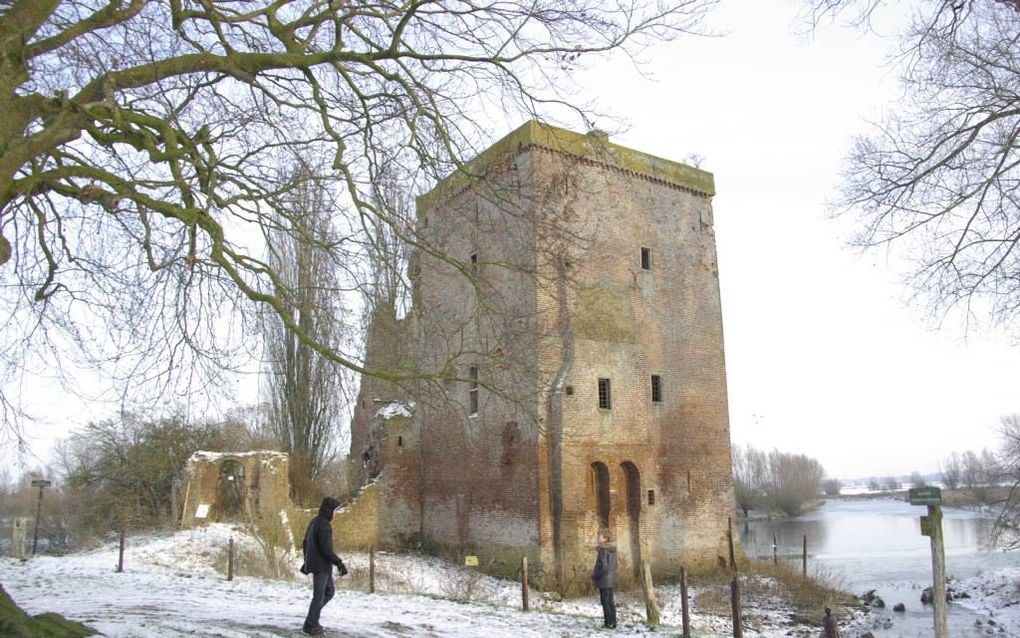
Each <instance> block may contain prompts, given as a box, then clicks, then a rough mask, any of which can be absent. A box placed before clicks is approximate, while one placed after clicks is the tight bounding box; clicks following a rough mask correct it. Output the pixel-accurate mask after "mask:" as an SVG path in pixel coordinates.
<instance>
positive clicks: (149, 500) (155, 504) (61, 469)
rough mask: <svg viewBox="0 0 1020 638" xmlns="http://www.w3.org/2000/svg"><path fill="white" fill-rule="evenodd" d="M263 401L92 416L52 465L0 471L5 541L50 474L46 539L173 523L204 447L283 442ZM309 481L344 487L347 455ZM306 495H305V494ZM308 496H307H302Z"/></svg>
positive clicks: (56, 542)
mask: <svg viewBox="0 0 1020 638" xmlns="http://www.w3.org/2000/svg"><path fill="white" fill-rule="evenodd" d="M264 411H265V409H262V408H260V409H255V408H249V409H243V410H235V411H234V412H232V413H230V414H229V415H227V416H226V417H224V418H221V419H218V420H202V421H190V420H188V419H187V418H185V417H184V416H183V415H182V414H170V415H166V416H145V415H141V414H131V413H127V414H122V415H120V416H118V417H116V418H109V419H104V420H101V421H96V422H92V423H89V424H88V425H87V426H85V427H84V428H82V429H81V430H78V431H76V432H74V433H73V434H72V435H71V436H70V437H68V438H67V439H65V440H63V441H61V442H60V443H58V445H57V447H56V457H57V459H56V461H55V463H54V464H53V466H52V467H48V468H35V469H33V470H30V471H26V472H24V473H23V474H22V475H21V476H18V477H14V476H11V474H10V473H9V470H5V471H4V473H3V474H0V496H2V498H0V538H2V540H0V547H3V546H5V544H6V543H9V542H10V538H11V533H10V530H11V526H12V525H13V521H14V518H15V517H19V516H23V517H29V518H32V519H33V521H34V518H35V506H36V500H37V498H38V491H37V490H35V489H33V488H31V487H30V482H31V480H32V479H34V478H47V479H50V480H51V481H52V485H51V486H50V487H48V488H46V493H45V496H44V501H43V510H42V513H41V516H40V531H39V533H40V538H41V540H40V546H41V547H43V548H45V551H46V552H47V553H59V552H61V551H67V550H70V549H72V548H74V547H77V546H80V545H82V544H88V543H89V542H91V540H92V539H95V538H98V537H102V536H103V535H104V534H107V533H111V532H115V531H118V530H121V529H127V530H131V529H151V528H159V527H165V526H168V525H172V524H173V523H174V522H175V521H176V520H177V519H178V517H179V516H180V512H179V511H175V510H174V504H175V503H176V504H178V507H179V506H180V503H181V501H182V498H181V490H183V488H184V486H183V485H182V479H183V470H184V468H185V466H186V464H187V461H188V459H189V458H190V457H191V455H192V454H194V453H195V452H196V451H199V450H207V451H212V452H242V451H248V450H253V449H280V448H281V446H280V443H279V441H278V439H277V435H276V433H275V432H274V430H273V427H272V425H271V423H270V421H271V420H269V419H267V418H266V416H265V415H264V414H263V412H264ZM317 478H318V483H317V484H315V485H313V486H311V487H308V488H307V489H308V492H309V493H311V492H314V494H310V495H309V498H313V497H314V499H315V500H317V499H318V498H319V497H321V495H322V494H323V493H325V492H326V491H328V492H329V493H331V494H341V493H343V492H344V491H345V486H346V485H347V484H348V482H349V481H347V470H346V466H345V464H344V463H342V462H340V461H331V462H330V463H328V464H326V465H325V466H324V468H323V469H322V470H321V471H320V472H319V474H318V477H317ZM299 503H300V501H299ZM301 504H307V503H301Z"/></svg>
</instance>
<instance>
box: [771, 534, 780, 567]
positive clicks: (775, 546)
mask: <svg viewBox="0 0 1020 638" xmlns="http://www.w3.org/2000/svg"><path fill="white" fill-rule="evenodd" d="M772 564H773V565H778V564H779V542H778V541H777V540H776V535H775V533H773V534H772Z"/></svg>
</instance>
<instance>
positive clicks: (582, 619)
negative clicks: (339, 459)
mask: <svg viewBox="0 0 1020 638" xmlns="http://www.w3.org/2000/svg"><path fill="white" fill-rule="evenodd" d="M229 536H234V537H235V538H237V539H238V542H239V543H243V542H244V539H243V538H242V537H239V534H238V532H237V531H236V530H231V529H230V528H229V527H227V526H218V525H214V526H209V527H206V528H202V529H199V530H189V531H187V532H179V533H177V534H175V535H173V536H169V535H165V536H162V537H160V536H147V537H136V538H129V542H128V551H127V554H126V559H125V563H126V566H125V571H124V572H123V573H116V572H115V570H114V566H115V565H116V562H117V551H116V548H115V547H113V546H107V547H105V548H103V549H100V550H96V551H92V552H86V553H81V554H72V555H69V556H64V557H50V556H40V557H37V558H34V559H32V560H30V561H28V562H25V563H22V562H19V561H16V560H13V559H10V558H0V583H2V584H3V586H4V588H5V589H6V590H7V592H8V593H9V594H10V595H11V597H12V598H13V599H14V601H15V602H16V603H17V604H18V605H20V606H21V607H22V608H23V609H24V610H25V611H26V612H28V613H30V614H37V613H42V612H44V611H55V612H58V613H60V614H63V615H64V616H66V617H68V618H71V619H74V620H78V621H81V622H84V623H86V624H88V625H90V626H91V627H93V628H95V629H97V630H98V631H100V632H101V633H102V634H103V635H105V636H108V637H109V638H155V637H163V636H168V637H175V636H205V637H210V638H212V637H216V638H248V637H252V638H272V637H278V636H300V635H303V634H301V632H300V631H299V630H300V627H301V622H302V621H303V620H304V614H305V612H306V610H307V609H308V599H309V596H310V593H311V588H310V585H309V582H308V580H307V578H305V577H302V578H301V579H300V580H296V581H274V580H263V579H256V578H246V577H238V578H237V579H235V580H234V581H231V582H227V581H226V579H225V578H224V577H223V575H222V574H221V573H218V572H217V571H215V570H214V569H213V568H212V567H211V566H212V565H213V564H214V563H215V562H216V558H217V554H218V552H221V551H222V549H221V548H223V547H224V546H225V544H226V539H227V537H229ZM389 560H390V561H391V564H392V568H391V570H390V573H387V572H385V571H384V572H383V573H380V574H379V579H378V580H379V581H381V582H383V583H386V584H387V585H389V586H391V587H393V588H398V587H399V588H403V589H405V590H406V589H407V588H410V589H411V590H412V591H415V592H422V593H425V594H433V595H442V594H443V593H444V588H445V589H450V581H451V579H452V578H455V576H453V575H452V574H453V572H454V570H457V569H458V568H456V567H452V568H451V567H448V566H447V565H448V564H445V563H443V562H442V561H438V560H436V559H431V558H428V557H415V558H412V557H406V558H405V557H393V558H392V559H389ZM347 562H348V564H349V565H350V566H351V568H352V569H355V570H365V569H366V568H367V565H362V564H361V563H363V562H367V560H365V557H363V556H358V555H351V556H349V557H348V561H347ZM476 576H477V575H476ZM482 578H484V579H485V581H486V582H484V583H480V584H479V585H478V586H479V588H484V589H486V590H487V591H486V594H485V595H486V596H488V598H489V599H491V600H493V601H495V602H497V603H498V604H499V605H498V606H497V605H492V604H485V603H478V602H474V603H461V602H456V601H453V600H443V599H440V598H434V597H432V596H429V595H407V594H376V595H370V594H367V593H363V592H357V591H345V590H342V589H341V590H339V591H337V594H336V597H335V598H334V599H333V601H332V602H330V604H329V605H327V606H326V608H325V609H324V610H323V614H322V624H323V625H324V626H326V627H328V628H330V629H332V631H331V632H330V633H329V636H334V637H339V636H344V637H347V636H358V637H384V636H385V637H392V636H402V637H406V636H426V637H427V636H464V637H477V638H502V637H504V636H505V637H507V638H509V637H511V636H514V637H517V636H525V637H530V636H534V637H535V638H539V637H546V636H564V637H565V636H588V635H592V634H593V633H599V626H600V625H601V614H600V610H599V608H598V605H597V603H596V602H595V600H594V597H592V600H591V601H579V603H577V604H568V605H565V606H566V607H568V609H567V610H566V611H567V612H568V613H543V612H536V611H532V612H528V613H524V612H521V611H519V610H517V609H515V607H516V600H519V598H518V599H516V600H514V599H515V598H516V596H519V593H518V592H516V591H515V586H514V585H513V584H512V583H509V584H508V583H503V582H502V581H496V580H495V579H489V578H488V577H482ZM488 581H492V582H491V583H490V582H488ZM515 594H516V595H515ZM536 602H539V601H536ZM623 620H624V622H622V623H621V626H620V628H619V630H618V631H617V632H616V635H619V636H646V635H650V634H652V633H655V634H656V635H663V634H664V633H665V634H667V635H668V634H669V633H670V632H669V631H665V632H664V631H662V630H659V631H653V630H651V629H649V628H647V627H645V626H644V625H643V624H642V623H641V622H640V617H639V616H638V614H636V613H631V619H630V620H628V619H627V618H626V616H624V618H623Z"/></svg>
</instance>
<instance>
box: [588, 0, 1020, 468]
mask: <svg viewBox="0 0 1020 638" xmlns="http://www.w3.org/2000/svg"><path fill="white" fill-rule="evenodd" d="M894 4H896V3H894ZM801 7H802V4H800V3H799V2H796V1H793V0H790V1H782V2H780V1H768V0H766V1H762V0H759V1H757V2H739V1H736V0H733V1H730V2H724V3H723V4H721V5H720V6H719V7H718V9H717V10H716V11H715V12H714V13H713V15H712V20H711V23H712V24H713V25H714V26H715V28H716V31H718V32H719V33H721V34H722V35H720V37H715V38H682V39H681V40H679V41H676V42H672V43H668V44H664V45H661V46H657V47H656V48H655V49H654V50H652V51H650V52H649V53H648V54H647V55H646V56H645V59H646V61H647V64H646V66H645V67H644V70H645V71H646V72H647V73H646V74H647V75H651V76H652V77H651V78H642V77H641V76H640V75H639V74H637V73H635V72H634V71H633V69H632V67H631V65H630V64H629V63H625V62H622V61H621V62H620V63H619V64H608V65H604V66H601V67H599V68H596V69H592V71H591V72H590V73H589V74H588V75H587V76H586V78H585V82H586V84H587V85H588V86H589V87H591V89H592V90H593V91H594V92H597V93H598V95H599V96H600V99H601V100H602V103H603V104H604V105H605V106H606V107H608V108H610V109H612V110H613V111H614V112H615V113H617V114H619V115H621V116H625V117H626V119H627V127H628V128H627V129H626V130H625V131H624V132H623V133H621V134H617V135H613V136H612V138H611V139H612V140H613V141H615V142H617V143H620V144H623V145H625V146H630V147H633V148H636V149H639V150H642V151H646V152H649V153H652V154H655V155H659V156H662V157H667V158H670V159H677V160H683V159H684V158H685V157H687V156H689V155H690V154H692V153H694V154H697V155H700V156H702V157H703V158H704V161H703V163H702V167H703V168H705V169H706V170H709V171H711V172H712V173H714V174H715V183H716V190H717V195H716V197H715V199H714V202H713V206H714V210H715V230H716V241H717V245H718V251H719V277H720V284H721V287H722V303H723V319H724V330H725V339H726V363H727V374H728V380H729V399H730V423H731V432H732V438H733V441H734V443H736V444H739V445H745V444H751V445H753V446H755V447H758V448H764V449H771V448H773V447H774V448H778V449H780V450H783V451H787V452H794V453H803V454H807V455H809V456H812V457H814V458H817V459H818V460H819V461H821V462H822V464H823V465H824V467H825V468H826V470H827V471H828V472H829V474H830V476H837V477H842V478H856V477H864V476H870V475H887V474H904V473H910V472H911V471H914V470H918V471H921V472H930V471H934V470H935V469H936V467H937V465H938V462H939V461H940V460H941V459H942V458H944V457H945V456H947V455H948V454H949V453H950V452H952V451H954V450H958V451H962V450H966V449H974V450H975V451H980V450H981V449H982V448H983V447H989V448H996V447H997V435H996V428H997V426H998V423H999V417H1000V416H1002V415H1005V414H1008V413H1012V412H1020V393H1018V392H1017V390H1018V381H1020V348H1018V347H1017V346H1016V345H1014V344H1011V342H1010V340H1009V339H1007V338H1006V337H1005V336H1004V335H1003V334H1002V332H1001V331H1000V332H996V331H995V330H992V329H988V328H987V327H984V328H981V327H978V328H974V327H973V326H971V327H970V329H969V330H965V329H964V328H963V327H962V326H961V325H960V323H959V322H956V321H947V322H941V324H942V325H941V326H940V325H939V323H940V322H938V321H936V320H934V319H933V318H932V317H931V316H930V315H929V314H928V313H927V312H926V310H925V308H924V306H923V305H922V304H919V303H910V299H909V298H910V296H911V291H910V290H909V289H908V288H906V287H905V285H904V284H903V283H902V275H903V273H902V272H898V271H897V267H896V266H895V265H894V261H895V255H893V256H889V255H887V254H885V253H882V252H875V253H866V254H863V255H862V254H860V253H859V252H858V251H857V250H856V249H850V248H846V245H847V240H848V239H849V236H850V230H851V229H852V225H851V223H850V222H851V221H852V220H850V219H848V218H841V219H838V220H833V219H831V211H830V209H829V208H827V206H826V202H827V201H832V199H834V197H835V196H836V194H837V193H836V189H837V187H838V184H839V174H840V166H841V163H842V160H843V157H844V156H845V154H846V150H847V148H848V145H849V141H850V138H851V136H852V135H853V133H854V132H859V131H863V130H866V129H867V126H868V121H869V120H874V119H875V118H877V117H878V115H879V114H880V113H881V112H882V111H883V110H884V109H887V108H890V107H891V106H892V105H894V104H895V100H896V99H897V97H898V95H899V93H898V90H899V89H898V85H897V82H896V79H897V76H896V73H895V72H894V71H893V70H891V69H890V66H889V64H888V58H887V54H888V53H889V52H890V51H891V47H892V46H893V45H894V42H893V40H892V39H891V38H889V39H883V38H880V37H877V36H875V35H869V34H866V33H862V32H860V31H857V30H853V29H849V28H841V27H839V26H837V25H828V26H825V27H824V28H821V29H819V30H818V31H816V32H814V33H813V34H810V33H809V34H807V35H805V34H804V31H805V29H804V25H803V23H801V22H798V21H797V12H798V11H799V10H800V9H801ZM899 8H903V7H902V5H901V6H900V7H899ZM879 28H882V27H881V26H880V27H879ZM886 30H887V31H889V32H890V33H891V29H886ZM607 128H613V125H612V123H607Z"/></svg>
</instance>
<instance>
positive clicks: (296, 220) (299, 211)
mask: <svg viewBox="0 0 1020 638" xmlns="http://www.w3.org/2000/svg"><path fill="white" fill-rule="evenodd" d="M314 169H315V166H314V165H311V166H310V165H309V164H307V163H299V164H298V166H297V168H295V170H294V172H293V173H292V175H291V177H290V179H291V180H292V181H293V182H294V183H296V184H297V186H296V187H295V188H288V189H287V190H288V192H289V197H288V200H287V201H286V202H285V203H284V206H283V208H282V210H281V211H280V215H279V225H278V228H277V229H274V231H273V234H272V236H271V241H270V242H269V245H270V255H269V259H268V263H269V265H270V266H271V267H272V268H273V269H274V270H275V271H276V273H277V276H278V278H279V287H278V295H279V296H280V297H281V299H282V302H283V306H284V308H285V310H286V312H287V319H286V320H283V321H281V320H280V317H279V315H278V314H277V312H270V313H267V316H266V317H265V340H266V346H265V351H266V355H265V358H266V372H267V375H266V381H265V392H266V395H267V397H268V401H269V410H268V414H267V418H268V425H269V430H270V431H271V432H272V433H273V434H274V435H275V437H276V439H277V441H278V444H279V446H280V449H281V450H282V451H284V452H287V453H288V454H289V455H290V464H289V467H290V485H291V489H292V490H293V492H294V496H295V498H296V499H297V500H298V501H301V502H305V501H309V500H315V498H317V497H318V496H320V494H318V493H316V490H315V488H314V480H315V478H316V477H317V476H318V474H319V472H320V471H321V470H322V469H323V467H325V466H326V464H327V463H329V462H330V461H331V460H332V459H333V457H334V455H335V454H336V453H337V452H340V451H341V450H343V449H344V448H345V445H344V440H343V437H342V436H341V434H342V433H343V432H344V430H343V429H342V428H341V424H342V422H343V420H344V419H345V418H346V417H347V407H348V404H349V403H350V391H349V387H350V385H351V378H350V377H351V375H350V370H349V369H347V368H344V367H343V366H340V365H337V364H336V363H335V362H333V361H331V360H330V359H328V358H326V357H324V356H322V355H321V354H320V353H319V352H317V351H316V350H315V349H314V348H312V347H311V346H310V345H308V344H307V343H305V342H303V341H302V340H301V339H300V337H299V335H298V334H296V333H295V332H294V331H291V330H287V329H286V324H287V322H291V323H293V324H294V325H296V326H298V327H299V328H300V330H301V333H302V334H304V335H307V336H309V337H310V338H311V339H313V340H314V341H315V342H316V343H320V344H322V345H323V346H325V347H326V348H329V349H330V350H332V351H341V350H342V349H343V348H344V346H345V344H344V343H343V342H344V339H345V338H349V337H350V335H345V334H343V333H342V332H340V329H341V328H342V327H343V326H344V325H345V322H344V321H343V313H344V307H345V305H346V304H344V303H343V300H344V296H345V295H347V294H351V292H352V291H347V290H344V289H343V288H342V285H341V283H340V281H339V280H340V276H339V273H340V269H341V268H343V267H344V265H346V264H348V263H350V262H351V261H353V259H352V258H351V257H350V256H349V255H347V254H346V251H345V249H344V248H342V247H340V246H338V245H339V244H341V243H342V242H341V241H340V239H339V237H338V236H337V232H336V229H334V228H333V225H332V223H331V218H332V216H333V212H334V211H335V210H336V208H337V205H336V203H335V202H334V201H333V200H332V198H331V197H330V192H331V191H330V188H329V184H328V181H327V180H324V179H323V177H322V175H321V173H317V172H316V171H315V170H314ZM338 256H340V257H341V258H340V259H339V262H338V261H337V258H338Z"/></svg>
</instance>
